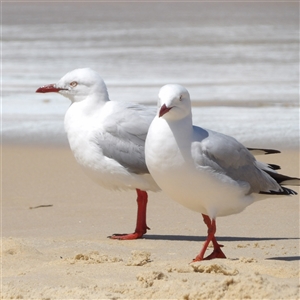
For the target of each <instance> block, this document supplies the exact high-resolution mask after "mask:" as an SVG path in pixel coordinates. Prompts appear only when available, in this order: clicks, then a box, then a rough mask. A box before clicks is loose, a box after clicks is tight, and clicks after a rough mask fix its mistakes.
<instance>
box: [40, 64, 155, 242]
mask: <svg viewBox="0 0 300 300" xmlns="http://www.w3.org/2000/svg"><path fill="white" fill-rule="evenodd" d="M36 92H37V93H50V92H55V93H59V94H61V95H63V96H65V97H67V98H69V99H70V100H71V105H70V107H69V108H68V110H67V112H66V115H65V120H64V125H65V130H66V132H67V136H68V140H69V144H70V148H71V150H72V152H73V154H74V156H75V158H76V160H77V162H78V163H79V164H80V165H81V166H82V167H83V169H84V171H85V172H86V173H87V175H88V176H90V177H91V178H92V179H93V180H94V181H96V182H97V183H98V184H99V185H101V186H103V187H105V188H108V189H113V190H132V189H135V190H136V192H137V206H138V211H137V222H136V228H135V231H134V232H133V233H131V234H113V235H112V236H110V238H113V239H122V240H132V239H137V238H141V237H142V236H143V235H144V234H145V233H146V232H147V229H150V228H149V227H148V226H147V224H146V210H147V202H148V194H147V191H154V192H156V191H159V190H160V189H159V187H158V185H157V184H156V183H155V181H154V180H153V178H152V177H151V175H150V174H149V171H148V168H147V166H146V163H145V151H144V147H145V139H146V135H147V131H148V128H149V126H150V123H151V122H152V120H153V118H154V116H155V108H154V107H153V108H151V107H147V106H143V105H139V104H135V103H129V102H121V101H110V99H109V96H108V92H107V88H106V85H105V83H104V81H103V79H102V78H101V77H100V75H99V74H98V73H97V72H96V71H94V70H92V69H90V68H81V69H75V70H73V71H71V72H69V73H67V74H66V75H65V76H63V77H62V78H61V79H60V80H59V81H58V82H57V83H56V84H49V85H45V86H42V87H40V88H38V89H37V91H36Z"/></svg>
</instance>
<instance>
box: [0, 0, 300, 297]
mask: <svg viewBox="0 0 300 300" xmlns="http://www.w3.org/2000/svg"><path fill="white" fill-rule="evenodd" d="M1 8H2V24H1V25H2V30H1V33H2V47H1V50H2V51H1V52H2V53H1V54H2V60H1V62H2V74H1V75H2V78H1V79H2V81H1V82H2V85H1V88H2V93H1V96H2V101H1V109H2V110H1V142H2V145H1V154H2V155H1V171H2V173H1V175H2V178H1V183H2V185H1V195H2V197H1V200H2V206H1V207H2V211H1V212H2V249H1V250H2V251H1V262H2V269H1V271H2V274H1V275H2V286H1V299H28V300H33V299H39V300H42V299H43V300H52V299H57V300H62V299H184V300H199V299H213V300H214V299H256V300H260V299H274V300H275V299H276V300H277V299H293V300H295V299H300V294H299V275H300V274H299V261H300V251H299V250H300V249H299V235H300V234H299V195H297V196H293V197H292V196H291V197H277V198H276V199H274V198H273V199H268V200H264V201H261V202H258V203H255V204H253V205H251V206H250V207H248V208H246V209H245V210H244V211H243V212H242V213H240V214H237V215H232V216H228V217H223V218H218V219H217V233H216V236H217V239H218V241H219V242H220V243H221V244H223V245H224V248H223V249H224V253H225V254H226V256H227V259H215V260H211V261H202V262H197V263H191V262H192V260H193V258H195V257H196V256H197V254H199V252H200V249H201V247H202V244H203V242H204V241H205V239H206V234H207V228H206V226H205V224H204V223H203V221H202V216H201V215H200V214H199V213H196V212H194V211H190V210H188V209H186V208H185V207H182V206H180V205H179V204H178V203H176V202H174V201H172V200H171V199H169V198H168V197H167V196H166V195H164V193H163V192H160V193H152V192H150V193H149V202H148V211H147V212H148V215H147V223H148V226H149V227H150V228H151V230H149V231H148V232H147V234H146V235H145V236H144V237H143V238H142V239H139V240H133V241H118V240H111V239H109V238H108V236H110V235H111V234H114V233H131V232H133V230H134V228H135V222H136V193H135V191H134V190H133V191H110V190H105V189H103V188H102V187H100V186H98V185H96V184H95V183H94V182H92V181H91V180H90V179H89V178H87V177H86V175H85V174H84V173H83V171H82V170H81V168H80V166H79V165H78V164H77V163H76V161H75V159H74V157H73V155H72V152H71V150H70V149H69V146H68V141H67V137H66V133H65V131H64V123H63V118H64V115H65V113H66V111H67V109H68V107H69V106H70V101H69V100H68V99H66V98H63V97H62V96H61V95H59V94H58V93H51V94H38V93H35V91H36V90H37V88H39V87H40V86H43V85H47V84H51V83H55V82H58V80H59V79H60V78H61V77H62V76H63V75H65V74H66V73H67V72H69V71H71V70H73V69H76V68H84V67H88V68H92V69H94V70H95V71H97V72H99V74H100V75H101V77H102V78H103V80H104V81H105V83H106V85H107V88H108V93H109V97H110V100H112V101H130V102H138V103H141V104H145V105H148V106H153V107H154V106H156V104H157V95H158V92H159V89H160V88H161V87H162V86H163V85H164V84H169V83H178V84H181V85H183V86H185V87H186V88H187V89H188V91H189V92H190V95H191V100H192V106H193V122H194V124H195V125H198V126H201V127H204V128H209V129H211V130H215V131H218V132H222V133H224V134H228V135H231V136H233V137H235V138H236V139H238V140H239V141H240V142H241V143H243V144H244V145H245V146H246V147H253V148H259V147H262V148H272V149H278V150H281V151H282V153H281V154H274V155H266V156H258V157H257V159H259V160H262V161H266V162H269V163H272V164H279V165H281V167H282V170H281V171H282V173H283V174H286V175H289V176H297V177H299V3H296V2H288V1H277V2H274V1H272V2H271V1H265V2H256V1H255V2H253V1H252V2H249V1H233V2H229V1H220V2H218V1H204V2H202V1H184V2H183V1H182V2H180V1H158V2H151V1H147V2H144V1H131V2H127V1H71V2H68V1H35V0H32V1H30V2H29V1H17V2H14V1H6V2H5V1H4V2H2V3H1ZM292 188H293V189H295V190H296V191H297V192H298V193H299V188H298V187H297V188H294V187H292ZM199 196H200V195H199ZM201 196H202V197H205V195H201ZM210 249H211V248H210Z"/></svg>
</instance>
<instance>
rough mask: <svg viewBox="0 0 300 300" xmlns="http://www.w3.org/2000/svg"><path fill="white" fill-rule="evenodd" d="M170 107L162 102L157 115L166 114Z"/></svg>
mask: <svg viewBox="0 0 300 300" xmlns="http://www.w3.org/2000/svg"><path fill="white" fill-rule="evenodd" d="M171 108H172V107H167V106H166V104H164V105H163V106H162V107H161V108H160V111H159V117H162V116H163V115H164V114H166V113H167V112H168V111H169V110H170V109H171Z"/></svg>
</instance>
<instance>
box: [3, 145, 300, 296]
mask: <svg viewBox="0 0 300 300" xmlns="http://www.w3.org/2000/svg"><path fill="white" fill-rule="evenodd" d="M264 159H267V160H268V161H269V162H271V163H276V162H277V161H279V163H280V164H281V165H282V166H283V173H287V174H290V175H295V176H299V170H298V166H299V153H298V152H296V151H285V153H284V154H280V155H271V156H268V157H264ZM2 184H3V185H2V216H3V221H2V262H3V265H2V295H1V297H2V299H119V298H122V299H299V260H300V256H299V197H298V196H294V197H286V198H277V199H269V200H265V201H262V202H260V203H256V204H254V205H252V206H250V207H249V208H247V209H246V210H245V211H244V212H242V213H241V214H238V215H233V216H229V217H224V218H219V219H218V220H217V237H218V240H219V241H220V242H221V243H222V244H224V248H223V249H224V252H225V254H226V255H227V257H228V258H227V259H217V260H212V261H205V262H199V263H193V264H189V263H190V262H191V260H192V259H193V258H194V257H195V256H196V255H197V254H198V253H199V251H200V248H201V246H202V243H203V241H204V239H205V235H206V228H205V225H204V224H203V222H202V218H201V215H200V214H197V213H195V212H193V211H189V210H187V209H186V208H184V207H181V206H180V205H179V204H177V203H175V202H173V201H171V200H170V199H168V198H167V197H166V196H165V195H164V194H163V193H157V194H155V193H150V196H149V209H148V225H149V226H150V227H151V230H150V231H149V232H148V234H147V235H145V238H144V239H140V240H135V241H115V240H110V239H108V238H107V236H108V235H110V234H112V233H123V232H132V230H133V229H134V227H135V216H136V204H135V192H134V191H131V192H119V191H117V192H115V191H107V190H104V189H102V188H101V187H99V186H97V185H96V184H94V183H93V182H92V181H90V180H89V179H88V178H87V177H86V176H85V175H84V173H83V172H82V170H81V169H80V167H79V166H78V165H77V164H76V162H75V160H74V158H73V156H72V154H71V152H70V150H69V149H64V148H42V147H24V146H10V147H8V146H4V147H3V153H2ZM296 190H297V191H298V192H299V189H296ZM41 205H42V207H38V206H41ZM34 207H37V208H34Z"/></svg>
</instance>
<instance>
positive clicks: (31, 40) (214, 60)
mask: <svg viewBox="0 0 300 300" xmlns="http://www.w3.org/2000/svg"><path fill="white" fill-rule="evenodd" d="M78 67H90V68H92V69H95V70H96V71H98V72H99V73H100V74H101V76H102V77H103V79H104V80H105V82H106V84H107V87H108V92H109V94H110V98H111V100H115V101H133V102H139V103H144V104H146V105H156V102H157V94H158V91H159V89H160V87H161V86H163V85H164V84H167V83H179V84H182V85H184V86H185V87H186V88H187V89H188V90H189V92H190V94H191V98H192V101H193V106H194V107H193V116H194V123H195V124H197V125H199V126H203V127H206V128H211V129H213V130H217V131H221V132H223V133H226V134H230V135H232V136H234V137H236V138H237V139H238V140H240V141H241V142H243V143H245V144H246V145H247V146H249V147H276V148H279V149H284V148H297V147H299V3H295V2H294V3H293V2H281V3H280V2H256V3H253V2H252V3H251V2H246V1H245V2H210V3H209V2H156V3H155V2H152V3H150V2H126V1H123V2H113V1H111V2H63V1H61V2H60V1H57V2H49V1H48V2H47V1H42V2H25V1H24V2H2V128H1V130H2V132H1V133H2V142H3V143H46V144H66V143H67V140H66V135H65V133H64V128H63V118H64V114H65V112H66V110H67V109H68V106H69V105H70V103H69V100H68V99H66V98H63V97H62V96H60V95H57V94H36V93H35V91H36V89H37V88H38V87H39V86H41V85H45V84H49V83H54V82H56V81H58V80H59V79H60V78H61V77H62V76H63V75H64V74H65V73H67V72H68V71H71V70H73V69H75V68H78Z"/></svg>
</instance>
